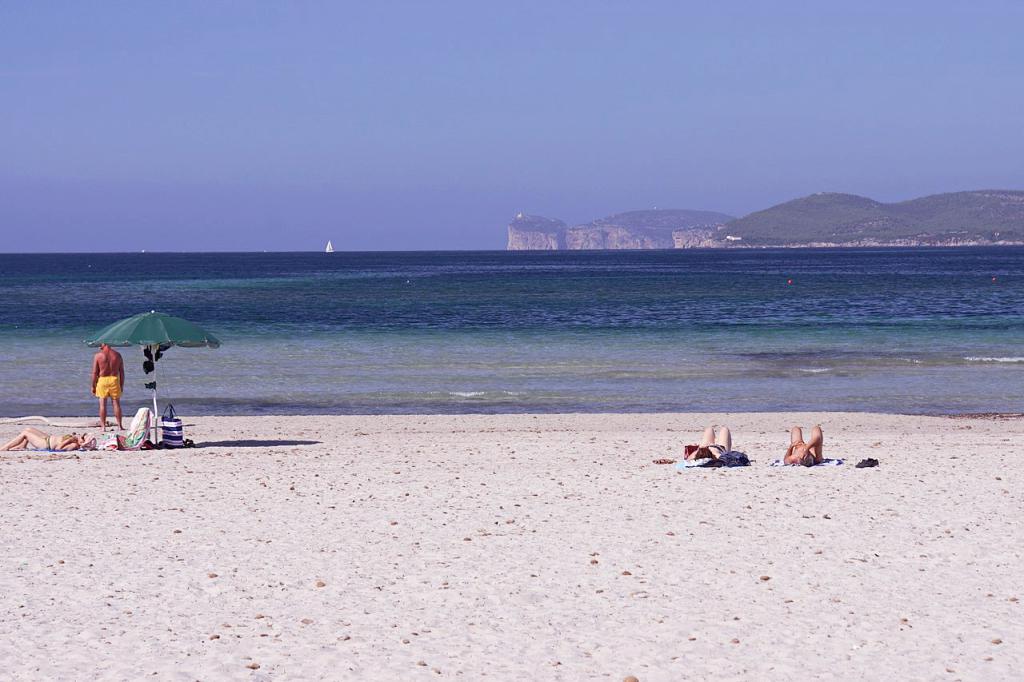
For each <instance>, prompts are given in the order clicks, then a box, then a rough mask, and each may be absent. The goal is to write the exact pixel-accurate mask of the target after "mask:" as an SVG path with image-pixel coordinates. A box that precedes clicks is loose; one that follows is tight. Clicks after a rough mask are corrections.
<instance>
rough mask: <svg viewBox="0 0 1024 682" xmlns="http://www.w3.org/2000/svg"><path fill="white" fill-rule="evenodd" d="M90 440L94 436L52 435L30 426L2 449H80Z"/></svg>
mask: <svg viewBox="0 0 1024 682" xmlns="http://www.w3.org/2000/svg"><path fill="white" fill-rule="evenodd" d="M90 440H93V437H92V436H89V435H86V434H84V433H83V434H82V435H81V436H76V435H75V434H73V433H69V434H65V435H63V436H51V435H50V434H48V433H46V432H45V431H40V430H39V429H36V428H33V427H31V426H30V427H28V428H26V429H25V430H24V431H22V432H21V433H19V434H18V435H17V436H16V437H15V438H14V439H13V440H11V441H10V442H9V443H7V444H6V445H4V446H3V447H2V448H0V450H4V451H7V450H42V451H45V450H64V451H69V450H78V449H79V448H81V447H82V446H83V445H85V444H86V443H87V442H89V441H90Z"/></svg>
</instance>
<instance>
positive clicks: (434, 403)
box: [0, 247, 1024, 416]
mask: <svg viewBox="0 0 1024 682" xmlns="http://www.w3.org/2000/svg"><path fill="white" fill-rule="evenodd" d="M148 310H158V311H161V312H165V313H169V314H172V315H177V316H181V317H184V318H187V319H189V320H192V321H194V322H197V323H199V324H200V325H202V326H203V327H205V328H207V329H208V330H210V331H211V332H213V333H214V334H216V335H217V336H218V337H220V338H221V340H222V341H223V346H222V347H221V348H219V349H217V350H210V349H184V348H174V349H171V350H170V351H168V352H167V353H166V354H165V356H164V358H163V359H162V360H161V361H160V362H159V363H158V366H157V367H158V381H159V387H160V392H161V396H162V397H166V398H169V399H170V400H171V402H173V403H174V404H175V406H176V407H177V408H178V410H179V411H180V412H183V413H185V414H253V413H256V414H259V413H280V414H285V413H332V414H333V413H339V414H341V413H451V412H601V411H753V410H858V411H860V410H871V411H886V412H912V413H958V412H990V411H991V412H1005V411H1024V249H1022V248H1015V247H1005V248H962V249H872V250H867V249H860V250H844V249H835V250H833V249H780V250H694V251H631V252H624V251H619V252H427V253H343V252H336V253H333V254H325V253H268V254H265V253H260V254H255V253H245V254H220V253H217V254H159V253H144V254H138V253H135V254H85V255H71V254H67V255H10V254H8V255H0V414H3V415H4V416H16V415H24V414H45V415H66V414H88V413H92V412H93V411H94V400H93V399H92V398H91V396H90V393H89V370H90V361H91V355H92V352H93V351H92V350H90V349H88V348H86V347H85V346H84V345H83V343H82V339H84V338H85V337H87V336H88V335H90V334H91V333H94V332H95V331H97V330H98V329H100V328H101V327H103V326H105V325H106V324H108V323H110V322H112V321H114V320H117V319H119V318H122V317H127V316H129V315H133V314H136V313H139V312H144V311H148ZM122 352H123V354H124V356H125V360H126V367H127V381H126V384H127V385H126V391H125V402H126V404H127V407H128V408H129V410H131V409H133V408H134V407H135V406H137V405H142V404H144V403H145V401H146V400H147V399H148V391H146V390H145V389H144V388H143V384H144V383H145V382H146V381H147V380H149V377H147V376H146V375H144V374H143V372H142V367H141V365H142V359H143V358H142V353H141V351H140V350H139V349H137V348H127V349H122Z"/></svg>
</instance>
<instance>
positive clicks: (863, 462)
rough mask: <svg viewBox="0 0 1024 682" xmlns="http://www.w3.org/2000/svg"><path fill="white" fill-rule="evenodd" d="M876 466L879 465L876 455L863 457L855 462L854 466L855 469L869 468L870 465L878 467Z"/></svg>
mask: <svg viewBox="0 0 1024 682" xmlns="http://www.w3.org/2000/svg"><path fill="white" fill-rule="evenodd" d="M876 466H878V460H877V459H875V458H874V457H868V458H867V459H862V460H861V461H859V462H857V464H855V465H854V467H853V468H854V469H868V468H870V467H876Z"/></svg>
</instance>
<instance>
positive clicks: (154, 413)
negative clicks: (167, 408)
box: [149, 346, 160, 445]
mask: <svg viewBox="0 0 1024 682" xmlns="http://www.w3.org/2000/svg"><path fill="white" fill-rule="evenodd" d="M149 350H150V352H151V353H152V355H153V417H152V419H153V421H152V425H153V438H152V441H151V442H152V443H153V445H156V444H157V435H156V420H157V406H156V353H157V351H158V350H160V346H150V347H149Z"/></svg>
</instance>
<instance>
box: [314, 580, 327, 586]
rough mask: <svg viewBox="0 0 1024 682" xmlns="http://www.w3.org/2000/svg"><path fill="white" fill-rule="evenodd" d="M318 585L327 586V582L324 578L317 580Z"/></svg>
mask: <svg viewBox="0 0 1024 682" xmlns="http://www.w3.org/2000/svg"><path fill="white" fill-rule="evenodd" d="M316 586H317V587H327V583H325V582H324V581H323V580H317V581H316Z"/></svg>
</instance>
